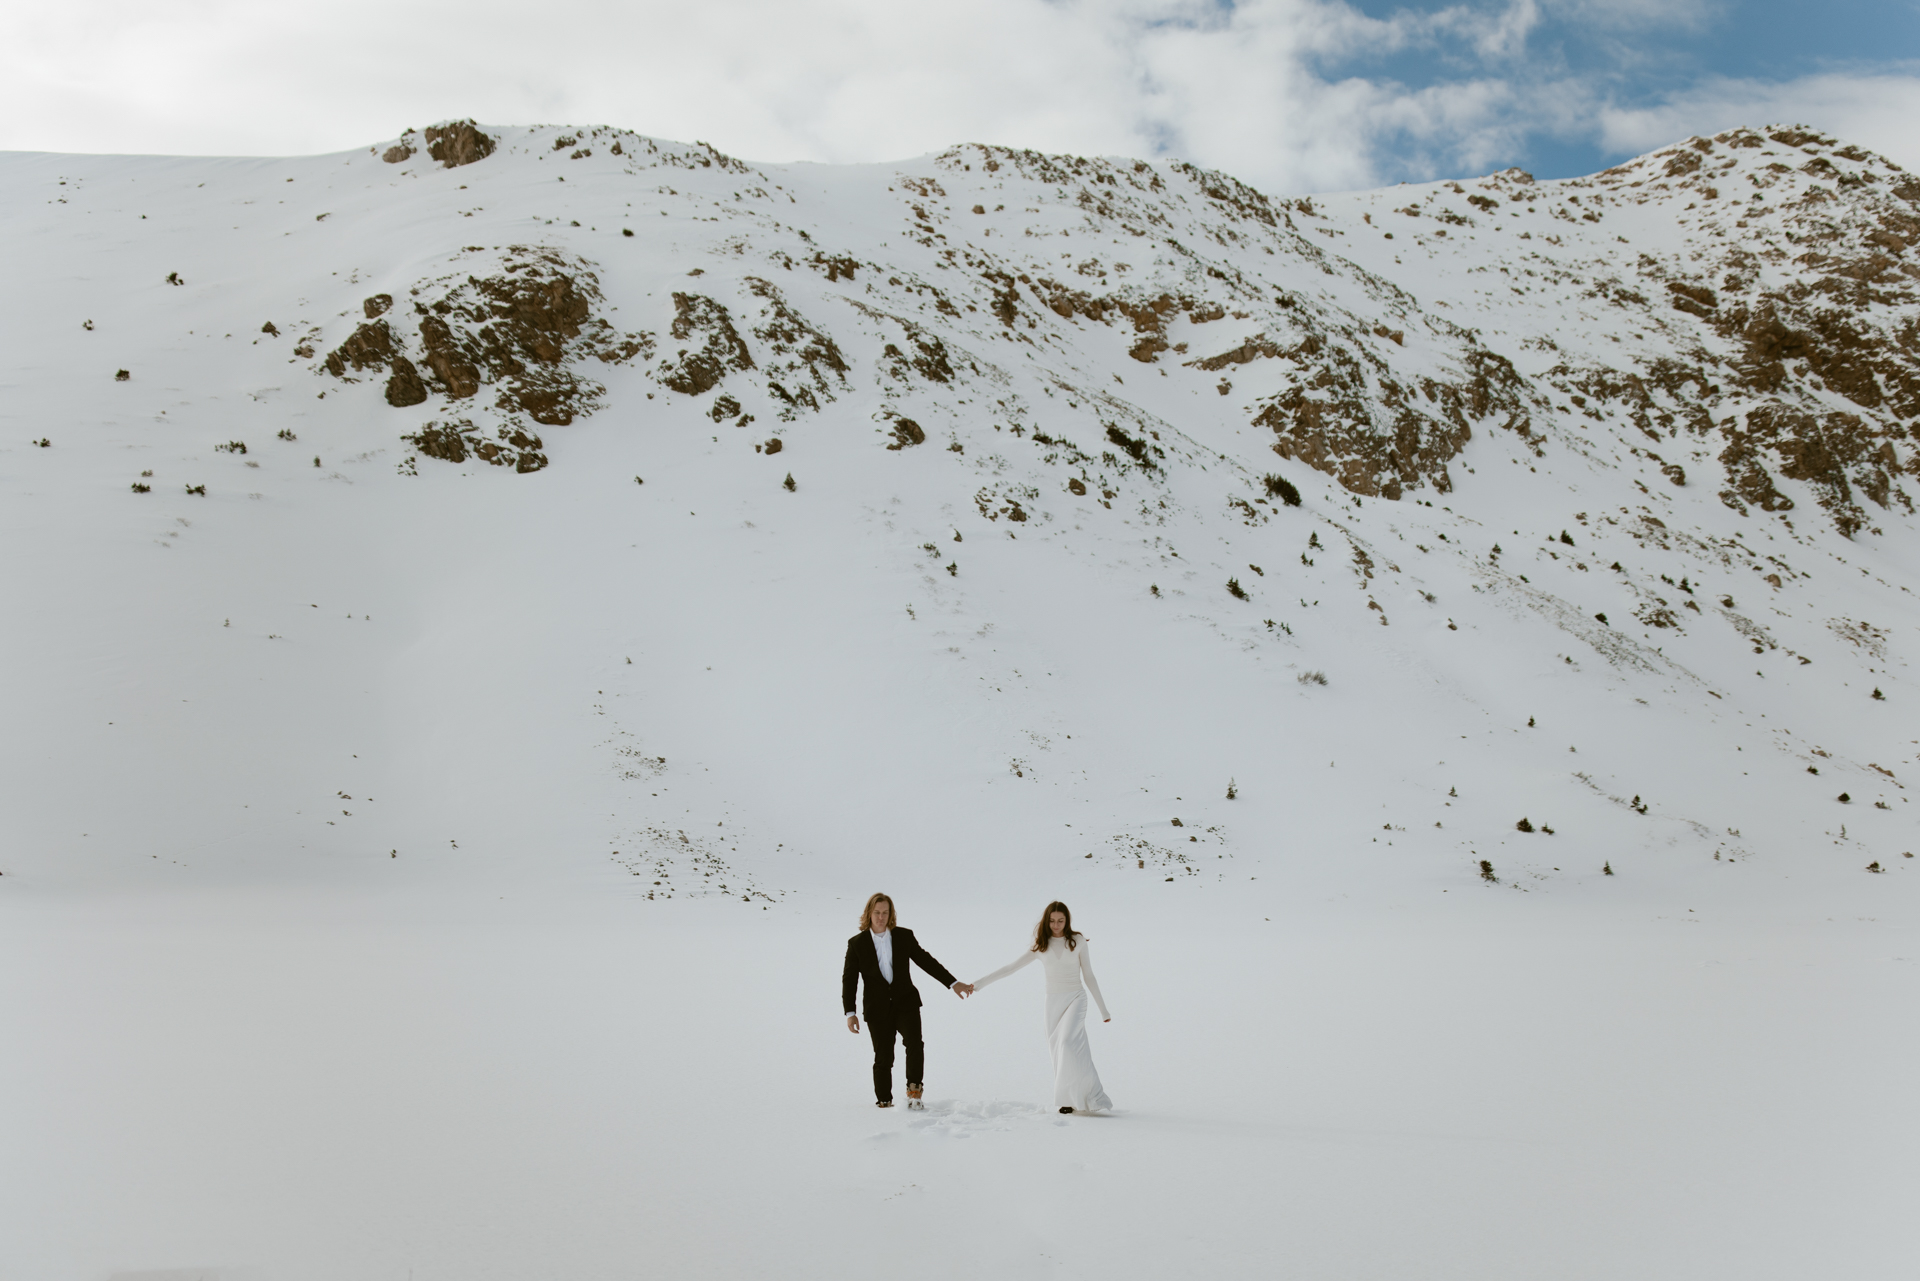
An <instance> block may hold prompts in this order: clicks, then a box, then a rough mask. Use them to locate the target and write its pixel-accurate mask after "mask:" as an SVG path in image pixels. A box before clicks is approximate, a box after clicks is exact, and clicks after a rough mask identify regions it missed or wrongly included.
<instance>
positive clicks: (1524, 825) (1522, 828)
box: [1513, 818, 1533, 832]
mask: <svg viewBox="0 0 1920 1281" xmlns="http://www.w3.org/2000/svg"><path fill="white" fill-rule="evenodd" d="M1513 830H1514V831H1516V832H1531V831H1532V830H1533V824H1532V823H1529V822H1528V821H1527V820H1526V819H1524V818H1522V819H1521V820H1520V821H1519V822H1518V823H1515V824H1514V825H1513Z"/></svg>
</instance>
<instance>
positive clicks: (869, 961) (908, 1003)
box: [840, 925, 958, 1021]
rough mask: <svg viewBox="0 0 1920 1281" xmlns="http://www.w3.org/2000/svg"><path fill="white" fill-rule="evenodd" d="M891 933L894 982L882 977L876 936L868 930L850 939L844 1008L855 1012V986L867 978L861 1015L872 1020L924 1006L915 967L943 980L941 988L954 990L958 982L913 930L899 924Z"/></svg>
mask: <svg viewBox="0 0 1920 1281" xmlns="http://www.w3.org/2000/svg"><path fill="white" fill-rule="evenodd" d="M888 933H890V934H892V935H893V982H891V983H889V982H887V980H886V979H885V978H883V977H882V976H881V974H880V954H879V952H877V951H875V950H874V946H873V935H871V934H869V933H868V932H867V931H865V930H861V931H860V932H859V933H858V934H856V935H854V936H853V937H852V938H850V939H848V940H847V962H846V964H845V965H844V966H842V967H841V970H840V1008H841V1009H842V1010H844V1011H846V1012H847V1013H849V1014H851V1013H852V1012H853V991H854V987H855V985H856V984H857V983H858V982H859V981H860V980H861V979H865V980H866V987H867V990H866V992H865V993H864V994H863V995H862V997H861V1000H860V1013H862V1014H863V1015H865V1016H866V1017H867V1019H868V1020H869V1021H871V1020H872V1019H873V1018H874V1016H875V1015H890V1014H892V1013H893V1011H894V1010H896V1009H908V1008H912V1007H914V1006H917V1005H919V1004H920V989H919V988H916V987H915V986H914V985H913V967H914V966H915V965H918V966H919V967H920V968H921V969H923V970H925V971H926V972H927V973H928V974H930V975H932V976H933V977H934V978H936V979H938V980H940V986H941V987H952V986H953V985H954V984H955V983H956V982H957V981H958V980H956V979H955V978H954V977H953V975H951V974H949V973H947V967H946V966H944V965H942V964H940V962H938V961H936V960H934V959H933V957H932V956H931V955H930V954H928V952H927V949H925V948H924V947H921V946H920V941H919V940H918V939H916V938H914V937H913V931H912V930H904V929H901V928H900V927H899V926H898V925H896V926H894V927H893V928H892V929H891V930H889V931H888Z"/></svg>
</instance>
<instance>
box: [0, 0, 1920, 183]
mask: <svg viewBox="0 0 1920 1281" xmlns="http://www.w3.org/2000/svg"><path fill="white" fill-rule="evenodd" d="M459 117H473V118H477V119H479V120H481V121H482V122H486V123H494V124H532V123H555V124H582V125H587V124H612V125H619V126H623V127H626V128H631V129H635V130H638V131H639V132H642V133H646V134H651V135H654V136H658V137H665V138H672V139H675V140H679V141H692V140H703V141H707V142H710V143H712V144H713V145H714V146H716V147H718V148H719V149H720V150H722V151H725V152H728V153H729V154H732V155H736V156H741V157H744V158H746V159H750V160H756V161H762V162H780V161H793V160H817V161H828V162H843V163H844V162H865V161H882V160H892V159H899V158H903V157H907V156H913V155H920V154H924V153H927V152H931V151H937V150H940V149H943V148H944V147H946V146H949V145H951V144H954V143H960V142H991V143H1000V144H1004V145H1008V146H1016V147H1032V148H1036V149H1039V150H1044V151H1056V152H1057V151H1065V152H1074V153H1079V154H1103V155H1127V156H1142V157H1147V158H1160V157H1179V158H1181V159H1186V160H1190V161H1194V162H1196V163H1199V164H1202V165H1206V166H1209V167H1212V168H1218V169H1224V170H1226V171H1228V172H1230V173H1233V174H1235V175H1236V176H1238V177H1241V178H1243V179H1245V180H1246V181H1249V182H1252V183H1254V184H1256V185H1258V186H1261V187H1263V188H1265V189H1266V190H1269V191H1275V192H1281V193H1286V192H1310V191H1332V190H1352V189H1357V188H1362V187H1373V186H1380V185H1386V184H1390V183H1394V182H1400V181H1419V180H1425V179H1431V178H1438V177H1468V176H1474V175H1478V174H1483V173H1487V172H1490V171H1492V170H1495V169H1502V168H1506V167H1508V166H1510V165H1518V166H1520V167H1521V168H1524V169H1527V170H1529V171H1530V172H1533V173H1534V174H1535V175H1536V176H1539V177H1543V178H1554V177H1569V176H1573V175H1577V174H1581V173H1588V172H1592V171H1594V170H1596V169H1600V168H1604V167H1606V166H1607V165H1609V164H1612V163H1615V162H1617V161H1619V160H1621V159H1624V158H1626V157H1628V156H1631V155H1636V154H1639V153H1641V152H1644V151H1647V150H1651V149H1653V148H1656V147H1659V146H1662V145H1665V144H1667V143H1669V142H1672V141H1675V140H1678V139H1681V138H1685V137H1687V136H1689V135H1691V134H1696V133H1701V134H1710V133H1714V132H1718V131H1720V130H1723V129H1726V128H1729V127H1732V126H1734V125H1740V124H1746V125H1763V124H1768V123H1773V122H1795V123H1804V124H1808V125H1811V126H1814V127H1815V128H1819V129H1823V130H1826V131H1828V132H1831V133H1834V134H1837V135H1840V136H1842V137H1844V138H1846V139H1847V140H1849V141H1852V142H1856V143H1858V144H1860V145H1863V146H1866V147H1870V148H1873V149H1874V150H1877V151H1880V152H1882V153H1884V154H1886V155H1888V156H1889V157H1891V158H1893V159H1895V160H1896V161H1899V162H1900V163H1902V164H1905V165H1908V166H1910V167H1914V168H1920V131H1916V130H1915V129H1914V128H1913V127H1912V126H1913V122H1914V121H1915V120H1916V119H1917V118H1920V0H1825V2H1824V3H1822V4H1819V5H1806V4H1799V3H1791V2H1789V0H1504V2H1501V0H1479V2H1468V3H1441V2H1439V0H1413V2H1412V3H1400V2H1398V0H1355V2H1353V3H1343V2H1339V0H969V2H968V3H966V4H957V3H952V0H947V2H946V3H929V2H927V0H807V2H805V3H795V2H794V0H706V2H705V3H700V4H686V3H672V4H667V3H660V2H658V0H641V2H637V3H625V4H617V3H606V2H603V0H550V2H549V3H545V4H542V5H539V6H530V5H527V4H524V3H521V2H519V0H516V2H514V3H507V2H506V0H461V2H460V3H457V4H455V3H447V2H438V3H424V2H417V0H416V2H407V0H399V2H395V0H378V2H376V0H331V3H328V4H326V5H284V4H262V3H259V2H258V0H149V2H147V3H142V4H132V3H127V2H126V0H68V2H67V3H64V4H61V5H12V6H6V7H5V11H4V13H0V149H6V150H40V151H76V152H109V153H129V152H132V153H169V154H201V155H207V154H213V155H221V154H233V155H288V154H311V153H321V152H330V151H341V150H347V149H351V148H355V147H362V146H366V145H369V144H371V143H373V142H376V141H379V140H382V139H387V138H391V137H394V136H396V135H397V134H398V133H399V132H400V131H401V130H402V129H404V128H406V127H408V126H424V125H427V124H431V123H433V122H434V121H436V120H443V119H450V118H459Z"/></svg>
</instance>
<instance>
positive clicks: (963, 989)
mask: <svg viewBox="0 0 1920 1281" xmlns="http://www.w3.org/2000/svg"><path fill="white" fill-rule="evenodd" d="M953 994H954V995H955V996H957V997H959V998H960V999H961V1000H963V1001H964V1000H966V999H967V998H968V997H970V996H972V995H973V984H971V983H955V984H954V985H953Z"/></svg>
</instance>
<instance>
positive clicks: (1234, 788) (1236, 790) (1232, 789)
mask: <svg viewBox="0 0 1920 1281" xmlns="http://www.w3.org/2000/svg"><path fill="white" fill-rule="evenodd" d="M1239 796H1240V785H1239V784H1238V783H1236V782H1234V781H1233V780H1232V779H1228V780H1227V799H1228V800H1230V801H1231V800H1237V799H1239Z"/></svg>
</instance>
